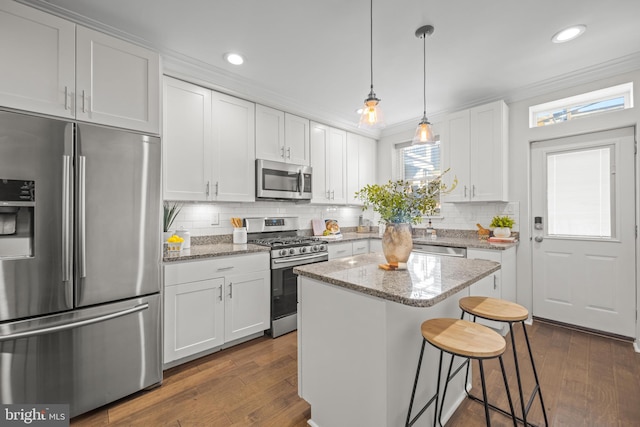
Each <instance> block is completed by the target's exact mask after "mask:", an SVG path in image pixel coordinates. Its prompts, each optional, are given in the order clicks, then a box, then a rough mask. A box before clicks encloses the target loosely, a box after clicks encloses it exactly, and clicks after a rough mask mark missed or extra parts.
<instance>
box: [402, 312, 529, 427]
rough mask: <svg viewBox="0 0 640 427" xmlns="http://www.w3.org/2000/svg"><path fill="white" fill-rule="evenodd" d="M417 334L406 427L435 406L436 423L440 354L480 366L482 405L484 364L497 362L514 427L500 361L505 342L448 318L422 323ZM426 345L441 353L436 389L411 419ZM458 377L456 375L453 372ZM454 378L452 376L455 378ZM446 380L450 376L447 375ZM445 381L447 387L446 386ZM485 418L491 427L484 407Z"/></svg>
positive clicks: (482, 328) (481, 328) (485, 330)
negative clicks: (418, 344)
mask: <svg viewBox="0 0 640 427" xmlns="http://www.w3.org/2000/svg"><path fill="white" fill-rule="evenodd" d="M420 330H421V332H422V337H423V340H422V348H421V350H420V357H419V359H418V368H417V370H416V377H415V381H414V384H413V391H412V393H411V401H410V403H409V412H408V414H407V421H406V424H405V426H407V427H408V426H411V425H413V424H414V423H415V422H416V421H417V420H418V418H419V417H420V416H421V415H422V414H423V413H424V411H426V409H427V408H428V407H429V406H430V405H431V404H432V403H433V402H435V405H436V406H435V413H434V420H433V423H434V426H435V425H436V420H438V419H439V418H438V398H439V394H440V377H441V374H442V357H443V354H444V353H445V352H446V353H449V354H451V355H452V356H451V358H452V360H453V357H454V356H459V357H463V358H466V359H467V360H469V359H475V360H478V362H479V366H480V378H481V380H482V392H483V396H484V400H485V402H486V401H487V391H486V384H485V377H484V367H483V363H482V362H483V360H486V359H495V358H498V359H499V360H500V367H501V368H502V375H503V380H504V384H505V391H506V393H507V397H508V400H509V406H510V407H511V413H512V418H513V424H514V426H515V425H516V417H515V412H514V410H513V403H512V401H511V394H510V393H509V386H508V384H507V377H506V373H505V370H504V364H503V361H502V355H503V353H504V352H505V350H506V348H507V344H506V342H505V340H504V338H503V337H502V336H501V335H500V334H498V333H497V332H495V331H494V330H492V329H490V328H488V327H486V326H483V325H479V324H477V323H473V322H469V321H467V320H462V319H449V318H436V319H429V320H426V321H424V322H423V323H422V325H421V327H420ZM426 342H428V343H429V344H431V345H432V346H434V347H435V348H437V349H439V350H440V362H439V365H438V383H437V386H436V392H435V394H434V395H433V396H432V397H431V399H429V401H428V402H427V403H426V404H425V405H424V406H423V407H422V409H421V410H420V411H419V412H418V414H417V415H416V416H415V417H414V418H413V419H411V411H412V409H413V401H414V398H415V393H416V387H417V385H418V379H419V376H420V367H421V364H422V358H423V355H424V347H425V343H426ZM456 373H457V372H456ZM454 375H455V374H454ZM448 376H450V371H449V374H448ZM448 382H449V381H448V380H447V384H448ZM447 384H445V388H444V393H443V396H442V404H441V407H440V410H441V411H442V405H444V399H445V397H446V392H447V387H446V385H447ZM485 417H486V422H487V426H490V425H491V421H490V419H489V407H488V405H486V404H485Z"/></svg>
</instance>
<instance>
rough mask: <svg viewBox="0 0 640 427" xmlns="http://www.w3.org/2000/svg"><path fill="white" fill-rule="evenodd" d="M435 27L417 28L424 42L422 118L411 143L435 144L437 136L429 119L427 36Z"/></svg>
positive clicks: (417, 33)
mask: <svg viewBox="0 0 640 427" xmlns="http://www.w3.org/2000/svg"><path fill="white" fill-rule="evenodd" d="M433 31H434V28H433V26H432V25H425V26H423V27H420V28H418V29H417V30H416V37H418V38H421V39H422V44H423V53H424V56H423V77H424V80H423V83H424V85H423V98H422V106H423V108H424V109H423V112H422V120H420V123H418V129H416V133H415V135H414V137H413V139H412V140H411V145H419V144H435V143H436V138H435V135H434V134H433V128H432V126H431V123H430V122H429V119H427V36H430V35H431V34H433Z"/></svg>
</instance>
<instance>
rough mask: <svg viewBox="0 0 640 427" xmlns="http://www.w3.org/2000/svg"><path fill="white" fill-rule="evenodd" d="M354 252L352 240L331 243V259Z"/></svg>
mask: <svg viewBox="0 0 640 427" xmlns="http://www.w3.org/2000/svg"><path fill="white" fill-rule="evenodd" d="M351 254H353V246H351V242H341V243H329V259H336V258H343V257H347V256H351Z"/></svg>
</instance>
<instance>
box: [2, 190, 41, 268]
mask: <svg viewBox="0 0 640 427" xmlns="http://www.w3.org/2000/svg"><path fill="white" fill-rule="evenodd" d="M35 208H36V199H35V181H24V180H15V179H2V178H0V259H3V258H4V259H7V258H24V257H32V256H33V240H34V227H33V223H34V221H33V220H34V218H35Z"/></svg>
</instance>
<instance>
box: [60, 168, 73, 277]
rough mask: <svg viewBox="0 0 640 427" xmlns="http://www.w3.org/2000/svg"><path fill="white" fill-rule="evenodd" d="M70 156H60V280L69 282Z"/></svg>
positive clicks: (70, 262) (70, 265)
mask: <svg viewBox="0 0 640 427" xmlns="http://www.w3.org/2000/svg"><path fill="white" fill-rule="evenodd" d="M72 269H73V257H72V255H71V156H62V280H63V281H64V282H70V281H71V271H72Z"/></svg>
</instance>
